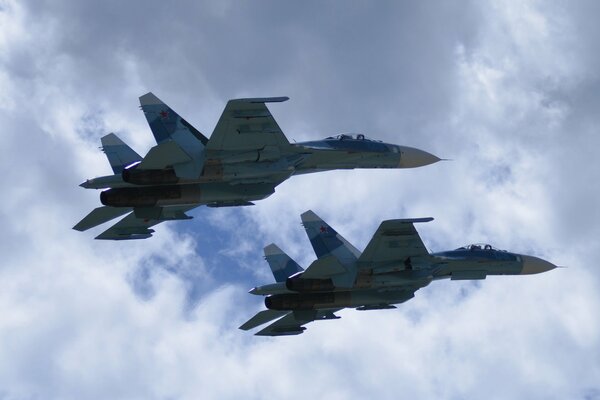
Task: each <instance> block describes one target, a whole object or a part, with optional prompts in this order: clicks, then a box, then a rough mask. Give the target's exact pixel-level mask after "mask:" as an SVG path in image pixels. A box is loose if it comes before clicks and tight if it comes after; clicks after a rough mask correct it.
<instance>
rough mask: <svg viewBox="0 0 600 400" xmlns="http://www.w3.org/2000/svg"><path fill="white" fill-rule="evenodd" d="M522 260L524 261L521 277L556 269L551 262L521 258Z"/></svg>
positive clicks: (526, 257) (527, 257) (533, 258)
mask: <svg viewBox="0 0 600 400" xmlns="http://www.w3.org/2000/svg"><path fill="white" fill-rule="evenodd" d="M521 260H522V261H523V269H522V270H521V275H530V274H539V273H541V272H546V271H550V270H552V269H554V268H556V265H554V264H552V263H551V262H548V261H546V260H542V259H541V258H537V257H532V256H521Z"/></svg>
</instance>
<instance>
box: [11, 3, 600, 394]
mask: <svg viewBox="0 0 600 400" xmlns="http://www.w3.org/2000/svg"><path fill="white" fill-rule="evenodd" d="M315 6H316V7H317V9H318V10H321V13H320V16H319V17H318V18H316V19H314V18H313V17H314V11H315V8H313V7H315ZM388 6H389V8H387V7H388ZM199 7H200V8H199V9H202V7H201V6H199ZM287 7H291V6H283V5H277V6H276V7H275V6H274V5H273V4H271V5H263V6H259V7H255V6H254V5H253V6H252V7H251V9H249V8H247V7H244V6H240V5H238V6H235V7H231V5H228V6H226V7H223V8H220V7H217V8H215V9H211V10H212V11H210V12H207V14H206V15H208V16H206V15H205V14H202V13H198V15H194V14H195V13H197V11H198V9H194V8H193V7H192V8H190V9H189V10H187V9H186V8H185V7H183V6H175V9H172V10H171V9H167V10H164V9H163V8H164V4H158V3H156V4H149V5H148V6H147V7H146V8H144V9H143V10H142V9H140V8H139V7H133V6H126V5H124V6H123V7H121V8H119V13H116V14H115V12H114V10H115V8H111V7H109V6H105V5H85V4H83V3H82V4H78V5H74V4H68V3H64V4H63V3H61V2H53V3H41V4H39V5H37V6H36V8H32V7H28V6H27V5H17V4H16V3H14V2H3V3H0V50H2V51H0V121H2V127H3V128H2V129H3V132H4V134H3V135H0V146H1V148H2V150H3V157H2V158H0V168H1V169H2V170H3V171H5V174H4V176H3V177H4V180H3V188H4V190H3V194H2V196H1V197H0V217H1V219H2V221H3V227H2V231H3V235H2V239H3V240H2V241H0V251H1V252H2V254H3V260H2V263H1V264H0V343H1V344H2V345H1V346H0V397H2V398H7V399H13V398H14V399H21V398H40V397H43V398H67V399H68V398H86V399H88V398H89V399H94V398H98V399H103V398H178V399H179V398H182V399H186V398H198V397H201V398H239V397H249V398H273V397H275V398H277V397H283V398H306V397H317V398H322V397H326V398H332V399H336V398H339V399H342V398H359V397H378V398H397V397H398V396H399V395H402V396H404V397H417V398H432V397H435V398H461V397H484V396H485V397H492V398H515V397H519V398H521V397H528V398H578V397H581V398H585V397H587V398H595V397H598V394H599V393H600V387H598V382H597V377H598V376H599V375H600V363H599V361H598V359H599V358H598V354H599V352H600V347H599V343H598V340H597V338H598V336H599V335H600V319H599V318H598V315H597V312H596V310H597V309H598V304H600V298H599V296H598V293H599V290H598V289H599V286H600V279H599V278H600V276H599V274H598V272H597V271H596V269H595V262H594V260H595V258H596V255H597V254H598V252H599V251H600V245H599V244H598V242H597V237H598V236H599V234H600V231H599V229H600V228H599V226H600V224H599V223H600V216H599V214H598V207H597V204H598V202H599V200H600V199H599V194H598V193H599V192H598V188H597V187H596V186H597V185H596V184H595V182H597V181H598V178H599V176H598V171H600V166H599V165H598V161H597V157H595V155H594V153H593V151H594V149H595V148H596V147H597V144H598V138H597V137H596V136H597V135H596V130H597V126H598V116H597V115H596V114H597V113H596V111H595V110H596V108H597V107H594V105H595V104H597V103H598V101H597V95H595V94H594V93H591V94H590V92H589V88H588V87H595V86H594V85H597V75H596V73H595V72H594V71H595V68H594V67H593V66H594V65H595V64H594V62H595V61H594V60H593V59H591V58H590V57H589V53H590V51H589V49H590V48H594V43H595V40H594V38H595V36H593V35H592V34H591V33H593V30H592V28H586V27H587V26H588V25H586V24H585V23H583V24H579V22H580V21H581V22H585V21H586V20H585V16H582V15H580V14H578V13H577V11H576V10H573V11H571V10H570V9H569V10H567V11H569V12H565V10H564V9H563V8H564V5H561V4H551V5H547V4H542V3H537V2H526V3H523V4H514V3H512V2H496V3H494V4H493V6H491V7H488V6H487V5H485V6H477V7H475V8H474V7H473V6H469V7H467V6H465V7H462V8H461V9H457V10H454V9H452V8H450V7H449V8H444V7H440V6H439V5H436V6H435V7H431V6H426V5H425V6H416V5H415V6H412V5H402V6H399V5H393V4H392V5H386V6H385V7H384V6H380V7H384V8H385V9H384V10H383V11H385V13H384V14H385V15H383V14H382V12H383V11H381V10H380V9H378V8H377V7H366V8H361V9H353V8H352V7H343V9H341V8H339V5H338V4H336V3H335V4H332V5H327V6H325V9H322V5H321V4H320V3H319V4H318V6H317V5H314V4H312V5H311V4H309V5H308V6H307V7H308V8H307V9H306V10H305V11H302V10H298V9H296V11H297V13H299V14H297V16H296V17H294V18H291V17H289V9H287ZM163 11H166V12H163ZM186 11H187V12H186ZM309 11H310V13H309ZM304 12H306V13H307V14H306V15H304V14H303V13H304ZM331 13H333V14H335V15H336V21H337V22H335V23H332V22H331V19H330V18H329V17H328V15H330V14H331ZM358 14H360V15H361V19H360V21H361V23H358V22H359V20H358V19H356V18H357V15H358ZM174 15H176V16H177V18H175V19H174V18H173V16H174ZM309 16H310V18H309ZM386 16H387V17H386ZM395 16H402V18H403V19H402V24H400V25H398V24H397V22H396V21H395ZM138 20H141V21H144V22H141V23H139V24H138V23H136V22H135V21H138ZM373 20H377V21H380V22H379V25H378V26H377V27H376V28H372V29H371V28H366V26H367V25H369V26H371V25H372V24H369V23H368V22H369V21H371V22H372V21H373ZM267 22H270V23H272V24H275V25H274V26H275V27H273V26H272V25H269V24H267ZM363 22H364V26H363ZM332 24H333V25H332ZM235 27H240V28H238V29H236V28H235ZM309 28H310V29H309ZM276 29H279V32H282V33H281V34H280V35H276V34H275V31H276ZM585 29H589V30H585ZM182 33H184V34H182ZM382 34H385V35H384V36H382ZM349 39H351V40H349ZM596 46H597V45H596ZM365 54H369V55H371V56H372V57H373V59H372V60H365V59H364V55H365ZM290 60H291V61H290ZM361 78H364V80H362V81H361ZM146 90H153V91H155V92H156V93H157V94H158V95H159V96H160V97H161V98H163V99H164V100H165V101H167V102H168V103H169V104H171V105H172V106H173V107H174V108H176V109H177V110H178V111H180V112H181V114H182V115H185V117H186V119H188V120H189V121H191V122H193V123H194V124H195V125H197V127H198V128H199V129H200V130H201V131H203V132H205V133H206V134H207V135H208V134H210V128H212V126H214V123H215V122H216V120H217V118H218V116H219V113H220V111H221V107H222V106H223V105H224V102H225V100H226V99H227V98H228V97H233V96H235V95H238V94H244V95H246V94H249V95H271V94H275V95H280V94H281V95H286V94H289V95H291V97H292V101H290V102H287V103H283V104H281V105H276V106H274V107H273V110H274V114H275V116H276V117H277V119H278V121H279V123H280V125H281V126H282V127H283V128H284V129H285V130H286V132H289V136H290V137H295V138H297V139H298V140H302V139H307V138H317V137H320V136H326V135H329V134H332V133H335V132H336V131H345V130H358V131H365V133H367V134H370V135H371V136H374V137H381V138H382V139H384V140H386V141H389V142H396V143H400V144H406V145H412V146H416V147H420V148H423V149H426V150H429V151H431V152H433V153H436V154H438V155H440V156H442V157H448V158H452V159H453V161H449V162H443V163H438V164H436V165H433V166H430V167H426V168H421V169H417V170H403V171H384V170H374V171H338V172H329V173H325V174H316V175H313V176H301V177H294V178H292V179H291V180H289V181H288V182H286V183H284V184H282V185H281V186H279V187H278V188H277V192H276V193H275V194H274V195H273V196H272V197H270V198H269V199H266V200H264V201H261V202H259V203H258V204H257V205H256V206H254V207H251V208H246V209H236V210H210V212H208V211H206V212H205V211H202V212H201V215H202V217H201V218H197V220H195V221H191V222H186V223H185V224H187V225H183V223H182V224H165V225H163V226H160V227H159V228H158V230H159V232H158V233H157V235H156V236H155V237H154V238H152V239H150V240H146V241H140V242H134V243H131V242H118V243H115V242H98V241H94V240H92V237H93V236H94V235H93V233H91V234H90V233H88V232H86V233H79V232H75V231H72V230H71V229H70V227H71V226H72V225H73V224H74V223H75V222H76V221H77V220H78V219H79V218H81V217H82V216H83V215H85V213H87V212H88V211H89V209H91V208H93V207H95V206H97V203H98V199H97V193H94V192H90V191H84V190H83V189H80V188H79V187H77V184H78V183H80V182H81V181H82V180H83V179H85V178H86V177H91V176H92V175H95V174H98V175H100V174H103V173H105V172H107V168H108V167H107V164H106V161H105V160H104V159H103V155H102V154H101V153H100V152H98V151H97V150H96V147H97V146H98V145H99V143H98V139H99V137H100V136H101V135H103V134H105V133H106V131H109V130H115V131H117V132H118V133H119V134H121V135H122V136H123V138H125V139H126V140H127V141H129V142H131V143H132V145H133V146H134V147H135V148H136V149H138V150H139V151H140V152H141V153H143V152H144V150H146V149H147V148H148V147H149V146H150V145H151V139H152V138H151V135H150V134H149V131H148V129H147V127H146V125H145V121H144V119H143V116H142V115H141V113H140V112H139V111H138V110H137V105H136V99H135V97H136V96H138V95H141V94H143V93H144V92H145V91H146ZM271 91H273V92H275V93H270V92H271ZM282 91H287V92H289V93H281V92H282ZM265 92H266V93H265ZM163 93H164V95H163ZM354 128H356V129H354ZM319 132H320V133H319ZM308 208H311V209H313V210H314V211H315V212H317V213H318V214H320V215H321V216H322V217H324V218H325V219H326V220H327V221H328V222H329V223H330V224H332V225H333V226H335V227H336V229H337V230H338V231H339V232H340V233H342V234H343V235H344V236H346V237H347V238H348V239H349V240H350V241H351V242H353V243H355V244H356V245H357V247H359V248H362V247H363V246H364V245H366V243H367V242H368V240H369V238H370V237H371V235H372V233H373V232H374V230H375V229H376V227H377V226H378V224H379V222H380V221H381V220H383V219H386V218H398V217H415V216H433V217H435V218H436V220H435V221H434V222H431V223H428V224H422V225H419V226H418V227H417V229H419V231H420V232H421V233H422V235H423V238H424V240H425V242H426V244H427V245H428V246H429V247H430V248H431V250H434V251H435V250H443V249H445V248H451V247H456V246H459V245H462V244H465V243H467V242H474V241H480V240H485V241H490V242H492V243H494V244H496V245H498V246H500V247H504V248H507V249H510V250H514V251H520V252H525V253H531V254H536V255H539V256H542V257H544V258H547V259H549V260H551V261H553V262H556V263H558V264H565V265H568V266H569V268H568V269H560V270H555V271H552V272H549V273H547V274H543V275H538V276H528V277H498V278H496V279H493V278H490V279H488V280H486V281H484V282H481V283H477V284H474V283H459V282H435V283H433V284H432V285H430V286H429V287H427V288H425V289H423V290H421V291H419V292H417V296H416V298H415V299H413V300H411V301H410V302H407V303H405V304H403V305H401V306H399V308H398V309H397V310H392V311H374V312H368V313H362V312H357V311H354V310H346V311H343V312H341V313H340V314H341V316H342V317H343V318H342V319H341V320H338V321H324V322H318V323H313V324H311V325H309V329H308V332H306V333H305V334H304V335H301V336H298V337H289V338H276V339H265V338H258V337H254V336H252V335H251V333H248V332H242V331H239V330H238V329H237V326H239V325H240V324H241V323H242V322H243V321H245V320H246V319H247V318H249V317H250V316H251V315H252V313H253V312H255V311H258V310H259V309H261V308H262V307H263V306H262V303H261V299H259V298H256V297H253V296H251V295H249V294H247V293H246V290H247V289H248V288H249V287H251V286H252V285H254V284H255V283H266V282H265V281H264V279H270V277H269V271H268V268H267V266H266V264H265V263H264V262H263V261H262V260H261V256H262V254H260V251H261V250H260V249H261V248H262V246H264V245H266V244H268V243H270V242H272V241H274V242H276V243H278V244H279V245H280V246H281V247H282V248H283V249H284V250H286V251H288V252H289V253H290V255H292V256H293V257H294V258H296V259H297V260H298V261H299V262H301V263H302V264H303V265H304V266H306V265H307V264H308V263H309V262H311V261H312V260H313V255H312V254H311V252H310V246H309V242H308V240H307V239H306V238H305V235H304V232H303V229H302V227H301V226H300V219H299V214H300V213H301V212H303V211H305V210H306V209H308ZM197 216H198V215H197ZM190 224H196V225H190ZM202 224H205V225H206V226H205V227H204V228H203V229H202V232H203V233H204V232H208V234H212V235H217V234H218V235H222V237H220V238H218V240H216V241H213V242H210V243H217V244H218V246H217V247H218V248H210V249H207V248H202V247H201V246H199V243H204V242H203V240H204V238H203V237H200V236H196V234H195V233H194V232H195V231H193V230H192V231H186V232H187V233H180V232H178V229H179V228H180V227H183V228H182V229H187V227H188V226H200V225H202ZM221 246H222V247H221ZM209 254H210V256H209ZM214 254H216V255H214ZM213 256H214V257H213ZM223 260H225V261H226V262H223V263H221V261H223ZM248 271H250V272H251V274H248ZM227 274H229V275H227ZM234 275H236V276H237V275H239V276H255V278H252V281H249V280H248V281H247V282H246V281H240V279H231V280H229V279H226V276H234Z"/></svg>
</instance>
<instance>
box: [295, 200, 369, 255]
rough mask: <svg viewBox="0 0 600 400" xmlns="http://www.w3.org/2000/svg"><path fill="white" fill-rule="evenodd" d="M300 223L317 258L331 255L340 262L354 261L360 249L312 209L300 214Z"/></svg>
mask: <svg viewBox="0 0 600 400" xmlns="http://www.w3.org/2000/svg"><path fill="white" fill-rule="evenodd" d="M301 217H302V225H304V229H306V234H307V235H308V239H309V240H310V244H311V245H312V247H313V249H314V251H315V254H316V255H317V257H318V258H321V257H324V256H328V255H332V256H333V257H335V258H337V259H338V260H339V261H340V262H341V263H342V264H344V265H348V264H353V263H356V260H357V259H358V257H360V251H358V250H357V249H356V247H354V246H352V244H350V242H348V241H347V240H346V239H344V237H343V236H342V235H340V234H339V233H337V232H336V231H335V229H333V228H332V227H331V226H329V224H328V223H327V222H325V221H323V220H322V219H321V218H320V217H319V216H318V215H317V214H315V213H314V212H312V211H310V210H309V211H306V212H305V213H303V214H302V215H301Z"/></svg>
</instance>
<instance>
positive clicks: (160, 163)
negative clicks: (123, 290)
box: [73, 93, 440, 240]
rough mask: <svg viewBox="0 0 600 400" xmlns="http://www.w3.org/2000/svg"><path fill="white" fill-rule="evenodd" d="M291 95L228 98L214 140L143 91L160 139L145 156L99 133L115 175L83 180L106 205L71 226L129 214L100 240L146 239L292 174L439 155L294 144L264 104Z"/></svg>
mask: <svg viewBox="0 0 600 400" xmlns="http://www.w3.org/2000/svg"><path fill="white" fill-rule="evenodd" d="M286 100H288V98H287V97H271V98H253V99H236V100H230V101H229V102H228V103H227V106H226V107H225V110H224V111H223V114H222V115H221V118H220V119H219V122H218V123H217V125H216V126H215V129H214V131H213V134H212V136H211V137H210V139H208V138H206V137H205V136H204V135H203V134H202V133H200V132H199V131H198V130H197V129H195V128H194V127H193V126H192V125H190V123H188V122H187V121H186V120H185V119H183V118H181V117H180V116H179V115H178V114H177V113H176V112H175V111H173V110H172V109H171V108H170V107H169V106H167V105H166V104H164V103H163V102H162V101H160V100H159V99H158V98H157V97H156V96H154V95H153V94H152V93H147V94H145V95H143V96H142V97H140V104H141V109H142V111H143V112H144V114H145V116H146V119H147V120H148V124H149V125H150V129H151V130H152V133H153V134H154V138H155V139H156V142H157V145H156V146H154V147H152V148H151V149H150V151H149V152H148V154H146V156H145V157H141V156H140V155H139V154H138V153H136V152H135V151H134V150H132V149H131V148H130V147H129V146H127V145H126V144H125V143H124V142H123V141H122V140H121V139H119V138H118V137H117V135H115V134H114V133H110V134H108V135H106V136H104V137H103V138H102V139H101V142H102V150H103V151H104V152H105V153H106V156H107V157H108V161H109V162H110V166H111V167H112V170H113V172H114V174H113V175H108V176H101V177H98V178H94V179H89V180H87V181H85V182H84V183H82V184H81V185H80V186H82V187H84V188H86V189H108V190H104V191H102V192H101V193H100V201H101V202H102V204H103V205H104V206H103V207H98V208H96V209H94V210H93V211H92V212H91V213H89V214H88V215H87V216H86V217H85V218H84V219H82V220H81V221H80V222H79V223H78V224H77V225H75V226H74V227H73V229H76V230H78V231H85V230H87V229H89V228H92V227H94V226H97V225H100V224H102V223H105V222H107V221H110V220H112V219H114V218H117V217H120V216H122V215H125V214H128V215H127V216H126V217H125V218H123V219H122V220H121V221H119V222H117V223H116V224H115V225H113V226H111V227H110V228H109V229H108V230H106V231H105V232H103V233H101V234H100V235H99V236H97V237H96V239H112V240H123V239H145V238H148V237H150V236H152V233H153V232H154V230H152V229H150V227H151V226H153V225H156V224H158V223H161V222H163V221H170V220H182V219H190V218H192V217H190V216H188V215H187V214H186V212H187V211H189V210H191V209H193V208H195V207H197V206H199V205H207V206H209V207H225V206H247V205H253V204H254V203H252V202H253V201H255V200H261V199H264V198H266V197H269V196H270V195H271V194H273V193H274V192H275V187H276V186H277V185H279V184H280V183H282V182H283V181H285V180H286V179H288V178H289V177H290V176H292V175H299V174H307V173H312V172H320V171H329V170H334V169H352V168H414V167H421V166H424V165H428V164H432V163H435V162H437V161H439V160H440V159H439V158H438V157H436V156H434V155H432V154H429V153H427V152H425V151H422V150H419V149H415V148H412V147H406V146H398V145H394V144H387V143H383V142H380V141H377V140H371V139H368V138H366V137H365V136H364V135H362V134H358V135H345V134H344V135H338V136H335V137H328V138H326V139H324V140H317V141H310V142H304V143H290V142H289V141H288V140H287V138H286V137H285V135H284V134H283V132H282V131H281V129H280V128H279V126H278V125H277V122H275V119H274V118H273V116H272V115H271V113H270V112H269V109H268V108H267V107H266V105H265V103H269V102H271V103H272V102H282V101H286Z"/></svg>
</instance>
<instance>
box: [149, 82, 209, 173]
mask: <svg viewBox="0 0 600 400" xmlns="http://www.w3.org/2000/svg"><path fill="white" fill-rule="evenodd" d="M140 106H141V108H142V111H144V115H145V116H146V120H147V121H148V125H150V129H151V130H152V134H153V135H154V138H155V139H156V143H158V144H159V145H161V144H163V143H165V142H168V141H172V142H175V143H176V144H177V145H178V146H179V148H180V149H182V150H183V151H184V152H185V153H187V155H188V156H189V157H190V158H191V160H192V161H191V162H186V163H181V164H175V165H173V168H174V169H175V172H176V174H177V176H178V177H180V178H190V179H194V178H197V177H198V176H200V173H201V172H202V169H203V167H204V149H205V147H206V144H207V143H208V139H207V138H206V136H204V135H203V134H202V133H200V131H198V130H197V129H196V128H194V127H193V126H192V125H191V124H190V123H189V122H187V121H186V120H185V119H183V118H182V117H181V116H180V115H179V114H177V113H176V112H175V111H173V109H172V108H171V107H169V106H168V105H166V104H165V103H163V102H162V101H161V100H160V99H159V98H158V97H156V96H155V95H154V94H152V93H146V94H145V95H143V96H141V97H140Z"/></svg>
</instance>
